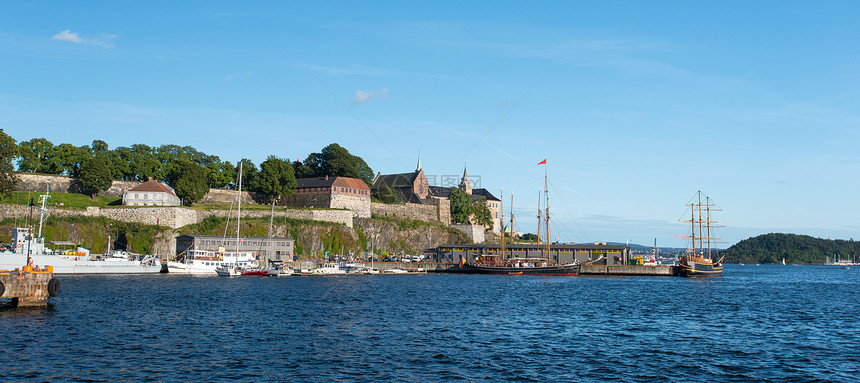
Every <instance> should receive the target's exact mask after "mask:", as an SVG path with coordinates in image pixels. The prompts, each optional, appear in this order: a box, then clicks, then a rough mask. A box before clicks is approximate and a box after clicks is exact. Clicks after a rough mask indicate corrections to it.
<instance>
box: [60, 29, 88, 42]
mask: <svg viewBox="0 0 860 383" xmlns="http://www.w3.org/2000/svg"><path fill="white" fill-rule="evenodd" d="M53 38H54V40H60V41H70V42H73V43H82V42H84V39H82V38H81V36H79V35H78V34H77V32H72V31H70V30H68V29H66V30H64V31H61V32H60V33H57V34H56V35H54V37H53Z"/></svg>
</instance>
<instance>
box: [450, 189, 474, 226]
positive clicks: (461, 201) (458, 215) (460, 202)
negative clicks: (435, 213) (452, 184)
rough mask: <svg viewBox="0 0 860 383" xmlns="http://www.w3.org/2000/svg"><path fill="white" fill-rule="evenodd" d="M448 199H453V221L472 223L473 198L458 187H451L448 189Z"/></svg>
mask: <svg viewBox="0 0 860 383" xmlns="http://www.w3.org/2000/svg"><path fill="white" fill-rule="evenodd" d="M448 200H449V201H451V222H454V223H470V222H469V217H470V216H471V215H472V198H471V197H469V195H468V194H466V193H465V192H464V191H462V190H460V189H458V188H450V189H448Z"/></svg>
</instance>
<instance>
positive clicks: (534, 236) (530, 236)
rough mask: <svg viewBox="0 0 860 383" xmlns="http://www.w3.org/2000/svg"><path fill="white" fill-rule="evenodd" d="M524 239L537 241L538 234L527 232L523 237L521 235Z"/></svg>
mask: <svg viewBox="0 0 860 383" xmlns="http://www.w3.org/2000/svg"><path fill="white" fill-rule="evenodd" d="M520 239H522V240H523V241H535V242H537V240H538V236H537V234H535V233H525V234H523V236H522V237H520Z"/></svg>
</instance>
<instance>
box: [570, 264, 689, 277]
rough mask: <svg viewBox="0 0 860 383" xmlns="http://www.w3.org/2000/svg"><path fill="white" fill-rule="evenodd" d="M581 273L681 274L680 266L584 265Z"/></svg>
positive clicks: (668, 275) (625, 274)
mask: <svg viewBox="0 0 860 383" xmlns="http://www.w3.org/2000/svg"><path fill="white" fill-rule="evenodd" d="M579 275H609V276H613V275H617V276H663V277H672V276H677V275H680V274H679V273H678V266H639V265H582V269H580V270H579Z"/></svg>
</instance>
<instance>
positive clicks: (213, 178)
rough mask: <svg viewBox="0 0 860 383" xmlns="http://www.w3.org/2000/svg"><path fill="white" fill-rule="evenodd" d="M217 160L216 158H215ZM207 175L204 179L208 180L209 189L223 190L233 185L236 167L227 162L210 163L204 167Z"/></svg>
mask: <svg viewBox="0 0 860 383" xmlns="http://www.w3.org/2000/svg"><path fill="white" fill-rule="evenodd" d="M216 158H217V157H216ZM206 170H207V171H208V174H207V176H206V179H207V180H209V187H210V188H213V189H224V188H227V187H228V186H231V185H233V181H234V180H235V179H236V167H235V166H233V164H231V163H230V162H229V161H221V160H220V159H219V160H218V162H212V163H210V164H208V165H206Z"/></svg>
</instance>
